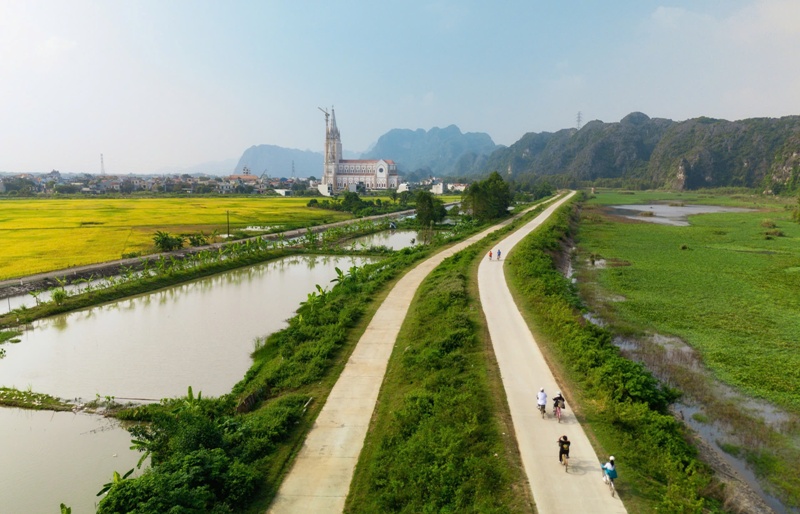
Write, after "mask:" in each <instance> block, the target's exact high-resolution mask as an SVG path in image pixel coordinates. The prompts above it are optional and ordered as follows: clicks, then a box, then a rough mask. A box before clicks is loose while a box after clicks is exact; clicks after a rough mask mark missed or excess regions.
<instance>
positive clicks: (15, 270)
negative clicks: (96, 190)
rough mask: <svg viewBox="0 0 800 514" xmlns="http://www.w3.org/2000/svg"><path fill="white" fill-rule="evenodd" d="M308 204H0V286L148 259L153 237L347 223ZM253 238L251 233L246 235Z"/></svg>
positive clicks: (226, 200)
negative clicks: (127, 257) (126, 258)
mask: <svg viewBox="0 0 800 514" xmlns="http://www.w3.org/2000/svg"><path fill="white" fill-rule="evenodd" d="M307 203H308V198H273V197H268V198H265V197H253V198H241V197H223V198H86V199H84V198H73V199H20V200H9V199H3V200H0V240H2V241H3V244H2V245H0V280H4V279H8V278H12V277H21V276H25V275H31V274H34V273H43V272H47V271H54V270H59V269H65V268H69V267H74V266H81V265H85V264H95V263H98V262H106V261H111V260H116V259H121V258H122V257H123V254H142V255H144V254H148V253H154V252H156V249H155V247H154V244H153V235H154V234H155V233H156V231H159V230H161V231H165V232H169V233H173V234H186V233H199V232H201V231H202V232H204V233H205V234H206V235H208V234H211V233H212V232H213V231H215V230H216V231H218V232H219V233H220V234H225V233H226V232H227V230H228V221H229V220H230V230H231V233H232V234H233V233H234V232H237V231H241V230H242V229H244V228H246V227H248V226H257V227H264V230H263V232H267V231H270V230H272V231H277V230H291V229H295V228H299V227H307V226H313V225H320V224H323V223H332V222H335V221H342V220H346V219H350V218H352V217H353V216H352V215H351V214H350V213H347V212H336V211H329V210H322V209H310V208H308V207H306V204H307ZM257 233H258V232H252V235H255V234H257Z"/></svg>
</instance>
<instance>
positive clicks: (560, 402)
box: [553, 391, 566, 414]
mask: <svg viewBox="0 0 800 514" xmlns="http://www.w3.org/2000/svg"><path fill="white" fill-rule="evenodd" d="M565 404H566V400H564V397H563V396H561V391H558V392H557V393H556V395H555V396H553V414H555V413H556V407H558V408H561V409H563V408H564V407H565Z"/></svg>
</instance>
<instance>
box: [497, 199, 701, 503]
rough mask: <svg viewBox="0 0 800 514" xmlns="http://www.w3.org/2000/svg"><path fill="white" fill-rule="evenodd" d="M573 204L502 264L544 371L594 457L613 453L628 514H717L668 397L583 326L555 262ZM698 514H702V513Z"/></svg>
mask: <svg viewBox="0 0 800 514" xmlns="http://www.w3.org/2000/svg"><path fill="white" fill-rule="evenodd" d="M577 205H578V200H577V199H575V200H572V201H571V202H570V203H568V204H566V205H565V206H562V207H561V208H560V209H559V210H558V211H556V212H555V213H554V214H553V216H551V218H550V219H549V220H548V221H546V222H545V223H544V224H543V225H542V226H541V227H540V228H539V229H538V230H537V231H536V232H534V233H532V234H531V235H530V236H528V237H527V238H526V239H525V240H523V241H522V242H521V243H520V244H519V245H518V246H517V247H516V248H515V249H514V252H512V253H511V254H510V256H509V258H508V261H507V262H506V267H507V271H506V273H507V276H508V279H509V284H510V286H511V287H512V290H513V291H514V292H515V297H516V298H517V302H518V304H519V306H520V308H521V309H522V311H523V313H525V315H526V318H527V319H529V321H530V323H531V325H532V330H533V331H534V333H536V334H537V341H538V342H539V345H540V347H542V350H543V352H544V354H545V355H546V357H547V360H548V362H549V364H550V365H551V367H552V368H553V369H554V371H555V373H556V375H557V376H559V377H560V381H561V382H562V384H565V387H563V388H562V390H564V389H567V391H568V392H569V393H570V397H571V398H572V399H573V405H575V404H577V405H578V406H579V409H576V416H578V418H579V420H580V421H581V422H582V423H584V426H588V432H589V434H590V437H592V438H593V439H594V442H595V444H596V445H597V448H596V450H597V453H598V454H599V455H601V456H602V455H608V454H613V455H614V456H616V457H617V462H618V467H619V469H620V477H621V478H620V479H619V481H618V486H619V491H620V495H621V496H622V498H623V499H624V500H625V504H626V507H627V508H628V510H629V512H655V511H660V512H703V511H704V510H703V509H709V510H712V511H713V510H716V509H717V501H716V500H714V499H712V498H709V497H708V491H709V489H708V488H709V485H710V484H711V473H710V471H709V470H708V469H707V468H706V467H705V466H704V465H703V464H702V463H701V462H700V461H699V460H698V459H697V456H696V451H695V449H694V448H693V447H692V446H691V445H690V444H689V443H688V442H687V440H686V433H685V429H684V427H683V426H682V425H681V424H680V423H678V422H677V421H676V420H675V419H674V418H673V417H672V416H671V415H669V414H667V410H666V409H667V406H668V404H669V402H670V401H671V400H672V399H673V398H674V393H673V392H672V391H670V390H668V389H664V388H662V387H661V386H659V384H658V382H657V381H656V380H655V379H654V378H653V376H652V375H651V374H650V373H649V372H647V371H646V370H645V369H644V367H643V366H642V365H640V364H637V363H634V362H632V361H629V360H627V359H625V358H623V357H621V356H620V354H619V351H618V350H617V348H616V347H615V346H613V344H612V343H611V336H612V334H611V333H610V332H608V331H606V330H604V329H602V328H599V327H597V326H595V325H592V324H589V323H586V322H585V321H584V319H583V318H582V316H581V313H580V310H579V309H580V301H579V299H578V297H577V295H576V293H575V291H574V290H573V288H572V287H571V284H570V282H569V280H568V279H566V278H564V276H563V275H561V274H560V273H559V272H558V271H557V269H556V258H557V255H558V254H559V252H561V251H563V248H562V245H564V243H565V241H566V240H567V239H568V237H569V236H570V234H571V233H572V231H573V226H574V223H575V222H576V221H577V219H576V208H577ZM705 512H708V510H706V511H705Z"/></svg>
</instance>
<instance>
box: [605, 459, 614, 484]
mask: <svg viewBox="0 0 800 514" xmlns="http://www.w3.org/2000/svg"><path fill="white" fill-rule="evenodd" d="M615 478H617V463H616V462H614V456H613V455H612V456H611V457H609V458H608V462H606V463H605V464H603V482H605V483H608V481H609V480H611V481H612V482H613V481H614V479H615Z"/></svg>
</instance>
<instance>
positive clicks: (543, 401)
mask: <svg viewBox="0 0 800 514" xmlns="http://www.w3.org/2000/svg"><path fill="white" fill-rule="evenodd" d="M536 405H537V406H538V407H539V410H540V411H542V412H544V409H545V406H546V405H547V393H545V392H544V387H541V388H539V392H538V393H537V395H536Z"/></svg>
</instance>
